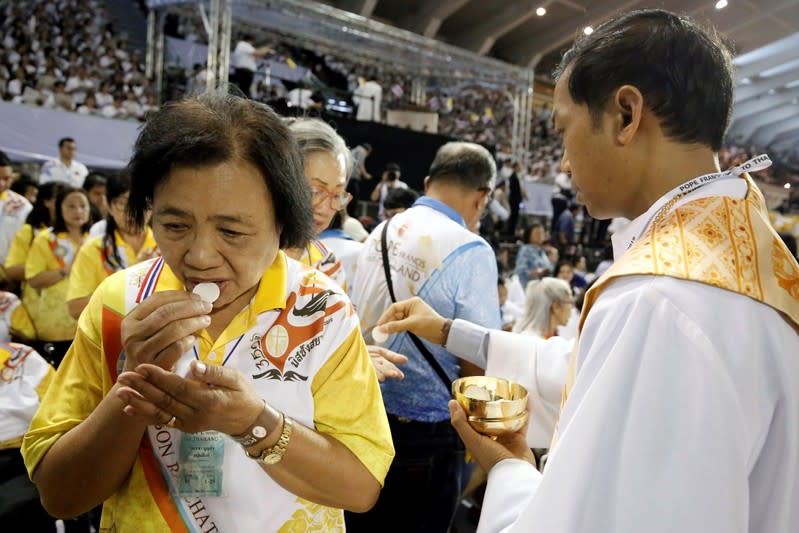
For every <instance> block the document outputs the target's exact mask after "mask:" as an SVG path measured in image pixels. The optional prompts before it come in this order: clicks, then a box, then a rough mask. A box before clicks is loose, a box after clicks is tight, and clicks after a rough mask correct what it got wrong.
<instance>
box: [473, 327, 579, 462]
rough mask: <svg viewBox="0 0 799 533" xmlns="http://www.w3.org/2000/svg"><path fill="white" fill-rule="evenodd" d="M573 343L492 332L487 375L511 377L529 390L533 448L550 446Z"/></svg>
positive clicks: (528, 405) (530, 428)
mask: <svg viewBox="0 0 799 533" xmlns="http://www.w3.org/2000/svg"><path fill="white" fill-rule="evenodd" d="M573 345H574V343H573V342H572V341H567V340H565V339H563V338H561V337H552V338H550V339H547V340H544V339H541V338H537V337H531V336H528V335H521V334H518V333H509V332H506V331H494V330H492V331H491V333H490V340H489V342H488V365H487V366H486V372H485V373H486V376H494V377H500V378H505V379H509V380H511V381H515V382H517V383H519V384H521V385H522V386H523V387H524V388H526V389H527V392H528V393H529V395H528V400H527V410H528V412H529V413H530V423H529V424H528V426H527V444H528V445H529V446H530V447H531V448H548V447H549V444H550V442H551V441H552V434H553V433H554V431H555V424H557V421H558V414H559V413H560V402H561V398H562V396H563V386H564V384H565V383H566V373H567V369H568V366H569V357H570V356H571V353H572V349H573Z"/></svg>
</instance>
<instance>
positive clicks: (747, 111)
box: [732, 87, 799, 125]
mask: <svg viewBox="0 0 799 533" xmlns="http://www.w3.org/2000/svg"><path fill="white" fill-rule="evenodd" d="M796 98H799V87H794V88H793V89H788V90H785V91H781V92H779V93H777V94H768V93H767V94H761V95H757V96H755V97H753V98H750V99H748V100H744V101H743V102H739V103H737V104H735V107H734V108H733V111H732V122H733V125H734V124H735V122H736V121H738V120H741V119H743V118H745V117H748V116H750V115H754V114H756V113H762V112H764V111H767V110H769V109H772V108H774V107H777V106H780V105H784V104H788V103H791V102H793V100H794V99H796Z"/></svg>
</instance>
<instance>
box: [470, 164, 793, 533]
mask: <svg viewBox="0 0 799 533" xmlns="http://www.w3.org/2000/svg"><path fill="white" fill-rule="evenodd" d="M741 183H742V180H725V181H720V182H717V183H713V184H711V185H708V186H706V187H703V188H702V189H701V191H697V193H696V194H691V195H689V197H688V198H685V199H684V200H683V201H681V202H677V205H676V206H675V207H678V206H679V205H681V204H682V203H685V202H687V201H692V200H695V199H697V198H701V197H704V196H716V195H725V196H731V197H735V198H741V197H743V195H744V194H745V190H742V188H741ZM744 189H745V187H744ZM666 201H668V198H662V199H661V200H660V201H658V202H656V204H655V205H654V206H653V209H655V210H657V209H659V208H660V207H661V206H662V205H663V204H664V203H665V202H666ZM650 211H651V210H650ZM652 214H653V213H652V212H647V213H645V214H644V215H642V216H641V217H639V218H640V220H635V221H633V222H632V223H631V224H630V226H629V227H628V228H625V230H624V231H622V232H620V233H619V234H617V235H615V236H614V246H615V247H617V248H620V250H621V251H623V250H624V249H625V246H626V245H627V243H628V242H629V237H630V236H631V235H633V236H634V235H636V234H637V232H638V231H639V230H642V229H643V226H646V225H647V222H648V221H650V220H651V216H652ZM617 256H618V255H617ZM494 338H495V334H494V333H493V332H492V333H491V340H490V341H489V366H492V362H491V358H492V354H493V352H494V350H492V348H491V343H493V342H494ZM536 357H538V356H536ZM577 361H578V369H579V370H578V373H577V377H576V381H575V382H574V385H573V388H572V389H571V391H570V395H569V399H568V402H567V403H566V406H565V409H564V411H563V413H562V414H561V418H560V427H559V439H558V444H557V447H556V448H555V449H554V451H553V452H552V453H551V455H550V458H549V462H548V463H547V466H546V475H542V474H540V473H539V472H538V471H537V470H536V469H535V468H534V467H533V466H532V465H530V464H528V463H526V462H524V461H520V460H505V461H502V462H500V463H498V464H497V465H496V466H495V467H494V468H492V469H491V471H490V473H489V475H488V488H487V490H486V495H485V500H484V503H483V509H482V515H481V520H480V526H479V529H478V531H479V532H480V533H489V532H490V533H494V532H557V533H578V532H580V533H583V532H586V533H587V532H591V533H594V532H601V533H605V532H608V533H609V532H613V533H641V532H646V533H660V532H662V533H667V532H668V533H672V532H680V533H694V532H696V533H699V532H701V533H744V532H747V533H782V532H790V531H796V530H797V527H799V335H797V333H796V331H795V330H794V329H793V327H792V326H791V325H790V324H789V323H788V321H786V320H785V319H784V318H783V316H782V315H781V314H780V313H778V312H777V311H776V310H774V309H773V308H771V307H769V306H767V305H765V304H763V303H760V302H758V301H756V300H754V299H750V298H748V297H746V296H743V295H741V294H736V293H734V292H731V291H727V290H723V289H720V288H717V287H713V286H711V285H707V284H704V283H698V282H693V281H686V280H680V279H675V278H670V277H663V276H650V275H640V276H629V277H626V278H620V279H617V280H615V281H614V282H613V283H612V284H611V285H609V286H608V287H607V288H606V289H605V290H604V291H603V292H601V293H600V294H599V296H598V297H597V299H596V302H595V303H594V305H593V307H592V308H591V312H590V313H589V314H588V317H587V319H586V321H585V323H584V325H583V328H582V331H581V336H580V344H579V349H578V354H577ZM529 368H532V365H530V366H529V367H528V369H529ZM492 370H493V374H494V375H499V376H502V377H504V375H503V372H504V370H502V369H492ZM528 371H529V370H528ZM509 377H514V375H511V376H509ZM518 378H519V379H518V381H521V382H522V383H525V381H527V382H529V381H530V380H531V377H530V376H528V377H527V379H526V380H525V379H524V376H522V375H519V376H518ZM533 379H534V378H533ZM664 399H667V401H664Z"/></svg>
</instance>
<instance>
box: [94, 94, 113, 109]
mask: <svg viewBox="0 0 799 533" xmlns="http://www.w3.org/2000/svg"><path fill="white" fill-rule="evenodd" d="M94 102H95V103H96V104H97V107H99V108H100V109H102V108H103V107H105V106H107V105H112V104H113V103H114V96H113V95H112V94H111V93H107V92H97V93H94Z"/></svg>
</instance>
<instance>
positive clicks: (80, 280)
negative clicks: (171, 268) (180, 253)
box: [67, 175, 157, 320]
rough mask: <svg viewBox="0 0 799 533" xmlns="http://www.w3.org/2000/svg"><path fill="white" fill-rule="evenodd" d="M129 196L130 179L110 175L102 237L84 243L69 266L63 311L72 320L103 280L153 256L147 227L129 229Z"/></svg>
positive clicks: (151, 233) (149, 231)
mask: <svg viewBox="0 0 799 533" xmlns="http://www.w3.org/2000/svg"><path fill="white" fill-rule="evenodd" d="M129 196H130V178H129V177H128V176H126V175H120V176H111V177H109V178H108V181H107V182H106V200H107V201H108V215H106V226H105V234H104V235H103V236H102V237H94V238H92V239H89V240H88V241H86V244H84V245H83V246H82V247H81V249H80V251H79V252H78V255H77V257H76V258H75V262H74V263H72V272H71V273H70V275H69V290H68V291H67V308H68V309H69V314H70V315H71V316H72V318H74V319H75V320H77V319H78V317H79V316H80V313H81V311H83V308H84V307H86V304H88V303H89V297H91V295H92V293H93V292H94V290H95V289H96V288H97V287H99V286H100V283H102V282H103V280H104V279H105V278H107V277H108V276H110V275H111V274H113V273H114V272H118V271H120V270H122V269H125V268H128V267H129V266H133V265H135V264H136V263H139V262H141V261H145V260H147V259H152V258H153V257H155V256H156V255H157V246H156V244H155V240H154V239H153V232H152V230H151V229H150V226H145V227H144V229H143V230H139V229H137V228H135V227H131V225H130V223H129V221H128V216H127V213H126V212H125V209H126V207H127V205H128V197H129Z"/></svg>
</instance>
